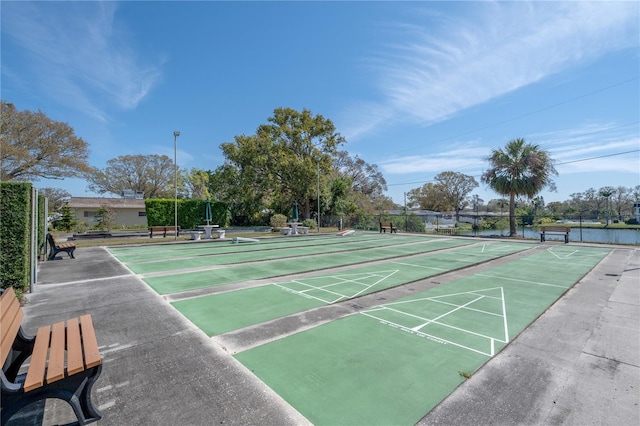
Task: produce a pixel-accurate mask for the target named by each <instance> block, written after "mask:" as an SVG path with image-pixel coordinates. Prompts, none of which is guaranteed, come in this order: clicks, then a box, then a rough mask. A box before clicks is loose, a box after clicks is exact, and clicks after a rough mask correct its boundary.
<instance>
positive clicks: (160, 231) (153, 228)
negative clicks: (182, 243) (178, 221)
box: [149, 226, 180, 238]
mask: <svg viewBox="0 0 640 426" xmlns="http://www.w3.org/2000/svg"><path fill="white" fill-rule="evenodd" d="M154 232H155V233H156V234H162V236H163V237H166V236H167V232H169V233H172V234H175V235H176V236H178V237H179V236H180V227H179V226H178V230H177V231H176V227H175V226H150V227H149V238H153V233H154Z"/></svg>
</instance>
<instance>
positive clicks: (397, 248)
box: [143, 235, 472, 294]
mask: <svg viewBox="0 0 640 426" xmlns="http://www.w3.org/2000/svg"><path fill="white" fill-rule="evenodd" d="M335 238H348V237H335ZM388 238H389V240H390V241H395V242H396V244H394V245H388V244H386V245H384V246H382V247H378V246H377V241H375V240H374V241H368V240H367V239H366V238H365V239H364V240H363V241H365V242H366V244H365V245H364V246H361V247H359V248H358V249H355V248H352V249H350V250H347V251H341V252H338V253H320V254H318V252H317V251H316V254H307V255H299V254H297V253H299V252H298V251H296V250H295V249H289V251H288V252H287V253H286V254H285V253H283V254H282V258H279V259H274V260H268V261H259V260H260V259H261V256H260V252H258V253H255V254H254V257H253V258H252V259H253V260H251V261H250V260H247V261H246V262H245V263H236V264H232V265H227V266H225V267H220V266H216V265H215V264H214V265H210V266H209V268H211V269H208V268H205V269H206V270H202V271H196V272H188V271H173V272H169V273H164V274H162V275H159V276H145V277H143V280H144V281H145V282H146V283H147V284H148V285H149V286H150V287H151V288H152V289H154V290H155V291H156V292H158V293H159V294H169V293H179V292H182V291H187V290H193V289H198V288H206V287H213V286H220V285H224V284H231V283H237V282H243V281H248V280H257V279H265V278H273V277H280V276H285V275H291V274H297V273H302V272H312V271H319V270H322V269H328V268H335V267H338V266H347V265H354V264H358V263H363V262H372V261H376V260H384V259H391V258H394V257H401V256H410V255H414V254H420V253H428V252H430V251H435V250H442V249H446V248H453V247H459V246H464V245H469V244H472V242H471V241H469V240H461V239H445V238H433V239H429V238H424V237H404V236H395V235H394V236H388ZM300 240H302V239H300ZM343 241H345V242H344V244H349V242H348V241H346V240H343Z"/></svg>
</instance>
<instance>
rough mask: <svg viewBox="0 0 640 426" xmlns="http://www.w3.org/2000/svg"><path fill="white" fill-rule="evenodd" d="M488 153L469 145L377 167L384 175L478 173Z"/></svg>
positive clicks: (397, 160)
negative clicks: (446, 172)
mask: <svg viewBox="0 0 640 426" xmlns="http://www.w3.org/2000/svg"><path fill="white" fill-rule="evenodd" d="M489 153H490V150H489V148H484V147H477V146H474V144H471V143H470V144H466V145H462V146H460V147H459V148H454V149H452V150H449V151H445V152H440V153H433V154H430V155H429V156H405V157H396V158H392V159H389V160H386V161H382V162H379V163H378V165H379V166H380V168H381V170H382V171H383V173H385V174H387V173H388V174H411V173H423V174H438V173H441V172H443V171H445V170H452V171H456V172H459V173H465V174H469V173H478V169H479V163H481V159H482V158H484V157H486V156H487V155H488V154H489Z"/></svg>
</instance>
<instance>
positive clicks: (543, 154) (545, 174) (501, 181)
mask: <svg viewBox="0 0 640 426" xmlns="http://www.w3.org/2000/svg"><path fill="white" fill-rule="evenodd" d="M486 161H488V162H489V169H488V170H486V171H485V172H484V173H483V174H482V178H481V180H482V182H484V183H486V184H488V185H489V187H491V188H492V189H493V190H494V191H496V192H497V193H498V194H500V195H505V196H506V195H508V196H509V232H510V235H511V236H515V235H516V217H515V199H516V197H517V196H526V197H527V198H529V199H531V198H533V197H535V196H536V194H538V193H539V192H540V191H542V189H543V188H545V187H549V188H551V189H552V190H555V184H554V183H553V180H552V179H551V176H554V175H557V174H558V172H557V171H556V169H555V167H554V166H553V160H552V159H551V157H550V156H549V153H548V152H547V151H545V150H543V149H541V148H540V147H539V146H538V145H534V144H529V143H527V142H525V140H524V139H522V138H519V139H514V140H511V141H509V142H508V143H507V145H506V146H505V147H504V148H500V149H494V150H493V151H492V152H491V155H490V156H488V157H487V158H486Z"/></svg>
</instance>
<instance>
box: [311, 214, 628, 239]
mask: <svg viewBox="0 0 640 426" xmlns="http://www.w3.org/2000/svg"><path fill="white" fill-rule="evenodd" d="M321 219H322V223H321V226H322V227H323V228H337V229H340V230H342V229H356V230H358V229H360V230H366V231H379V229H380V228H379V225H380V222H392V223H393V225H394V226H395V227H397V228H398V230H399V231H400V232H411V233H424V234H441V235H460V236H474V237H507V236H509V233H510V231H509V215H508V214H500V213H495V214H486V213H485V214H483V213H479V214H475V213H473V212H471V213H470V212H461V214H460V215H459V217H458V218H456V216H455V214H441V213H435V212H434V213H428V214H424V213H422V214H419V213H414V212H407V213H406V214H395V215H391V214H386V215H385V214H383V215H375V216H323V217H322V218H321ZM456 219H459V220H456ZM622 219H625V220H628V219H630V218H622ZM607 222H608V223H607ZM618 223H624V220H620V218H618V219H611V220H607V219H602V218H598V217H593V216H583V215H575V216H566V217H564V218H563V219H560V220H553V219H550V218H548V217H536V216H533V215H523V216H516V229H517V234H518V236H519V237H521V238H525V239H534V240H539V239H540V227H541V226H543V225H547V226H548V225H566V226H569V227H571V232H570V237H569V239H570V241H576V242H593V243H609V244H630V245H640V229H639V228H617V227H616V224H618ZM552 239H553V237H551V238H549V237H547V240H552ZM561 239H563V238H562V237H561V236H558V240H561Z"/></svg>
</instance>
